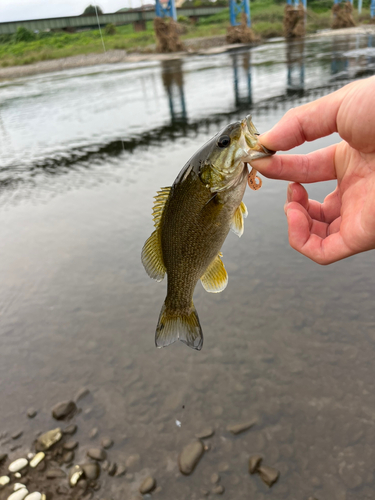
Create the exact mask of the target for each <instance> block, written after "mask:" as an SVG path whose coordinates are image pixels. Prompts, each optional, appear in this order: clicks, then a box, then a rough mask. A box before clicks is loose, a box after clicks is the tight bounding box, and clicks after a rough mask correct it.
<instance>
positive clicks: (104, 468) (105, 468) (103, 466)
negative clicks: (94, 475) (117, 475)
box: [102, 460, 111, 470]
mask: <svg viewBox="0 0 375 500" xmlns="http://www.w3.org/2000/svg"><path fill="white" fill-rule="evenodd" d="M110 465H111V464H110V463H109V462H108V460H104V462H103V463H102V469H103V470H108V469H109V466H110Z"/></svg>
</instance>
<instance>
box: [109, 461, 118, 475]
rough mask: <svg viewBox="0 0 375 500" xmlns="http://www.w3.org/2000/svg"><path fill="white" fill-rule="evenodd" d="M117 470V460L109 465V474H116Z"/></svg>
mask: <svg viewBox="0 0 375 500" xmlns="http://www.w3.org/2000/svg"><path fill="white" fill-rule="evenodd" d="M116 471H117V464H116V462H113V463H111V465H110V466H109V467H108V475H109V476H114V475H115V474H116Z"/></svg>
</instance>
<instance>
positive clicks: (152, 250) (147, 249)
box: [142, 229, 166, 281]
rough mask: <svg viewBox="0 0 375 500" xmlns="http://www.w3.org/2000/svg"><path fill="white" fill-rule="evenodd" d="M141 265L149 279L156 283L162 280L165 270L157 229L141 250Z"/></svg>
mask: <svg viewBox="0 0 375 500" xmlns="http://www.w3.org/2000/svg"><path fill="white" fill-rule="evenodd" d="M142 264H143V265H144V268H145V269H146V272H147V274H148V275H149V276H150V278H152V279H154V280H156V281H161V280H162V279H163V278H164V275H165V271H166V269H165V265H164V262H163V254H162V250H161V243H160V235H159V230H158V229H156V230H155V231H154V232H153V233H152V235H151V236H150V237H149V239H148V240H147V241H146V243H145V244H144V246H143V248H142Z"/></svg>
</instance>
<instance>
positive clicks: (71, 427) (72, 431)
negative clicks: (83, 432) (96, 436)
mask: <svg viewBox="0 0 375 500" xmlns="http://www.w3.org/2000/svg"><path fill="white" fill-rule="evenodd" d="M76 432H77V426H76V424H70V425H68V427H66V428H65V429H64V430H63V433H64V434H71V435H72V434H75V433H76Z"/></svg>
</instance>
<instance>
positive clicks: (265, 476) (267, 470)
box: [257, 465, 280, 487]
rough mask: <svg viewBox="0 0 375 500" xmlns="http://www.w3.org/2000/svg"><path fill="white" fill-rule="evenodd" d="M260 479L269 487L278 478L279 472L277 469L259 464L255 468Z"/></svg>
mask: <svg viewBox="0 0 375 500" xmlns="http://www.w3.org/2000/svg"><path fill="white" fill-rule="evenodd" d="M257 472H258V474H259V476H260V478H261V480H262V481H263V482H264V483H266V485H267V486H269V487H271V486H272V485H273V484H275V483H276V481H277V480H278V479H279V476H280V473H279V471H278V470H276V469H273V468H272V467H268V466H267V465H261V466H260V467H258V470H257Z"/></svg>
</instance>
